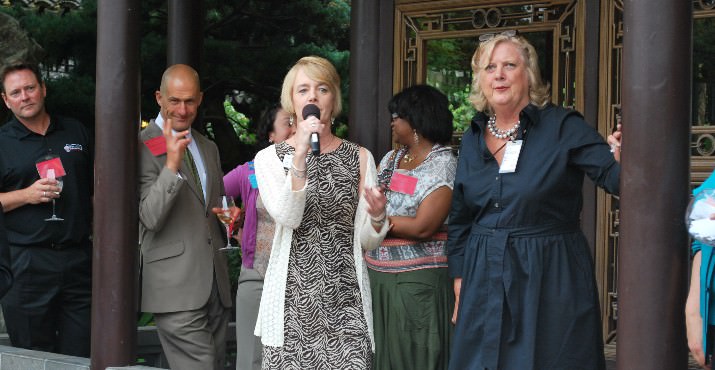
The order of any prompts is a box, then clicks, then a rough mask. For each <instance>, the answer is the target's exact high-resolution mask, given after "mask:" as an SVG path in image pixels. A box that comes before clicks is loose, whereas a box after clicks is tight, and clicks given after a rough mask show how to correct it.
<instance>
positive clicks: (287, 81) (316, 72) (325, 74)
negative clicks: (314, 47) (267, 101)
mask: <svg viewBox="0 0 715 370" xmlns="http://www.w3.org/2000/svg"><path fill="white" fill-rule="evenodd" d="M301 69H302V70H303V72H305V74H306V76H308V78H310V79H312V80H315V81H318V82H320V83H324V84H326V85H328V88H330V90H331V92H332V93H333V96H334V97H335V100H334V101H333V117H331V118H335V117H337V116H338V115H339V114H340V112H341V111H342V110H343V102H342V97H341V94H340V75H338V71H336V70H335V67H334V66H333V64H332V63H330V61H328V60H327V59H325V58H321V57H318V56H307V57H303V58H300V60H298V61H297V62H296V63H295V65H293V67H292V68H291V69H290V70H289V71H288V73H287V74H286V76H285V78H284V79H283V88H282V89H281V106H282V107H283V110H285V111H286V112H288V114H290V115H291V116H295V115H296V112H295V107H293V85H294V84H295V77H296V75H297V74H298V71H299V70H301Z"/></svg>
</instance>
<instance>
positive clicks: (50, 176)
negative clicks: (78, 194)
mask: <svg viewBox="0 0 715 370" xmlns="http://www.w3.org/2000/svg"><path fill="white" fill-rule="evenodd" d="M47 178H48V179H50V180H56V181H57V187H58V188H60V191H62V184H63V181H62V177H55V170H54V168H50V169H48V170H47ZM60 191H56V192H55V194H57V195H60ZM64 220H65V219H64V218H61V217H57V214H56V213H55V198H52V216H51V217H50V218H46V219H45V221H64Z"/></svg>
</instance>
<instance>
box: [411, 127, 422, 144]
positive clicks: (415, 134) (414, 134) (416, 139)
mask: <svg viewBox="0 0 715 370" xmlns="http://www.w3.org/2000/svg"><path fill="white" fill-rule="evenodd" d="M412 139H413V140H414V141H415V145H419V144H420V137H419V136H418V135H417V130H412Z"/></svg>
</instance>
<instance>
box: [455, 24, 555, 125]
mask: <svg viewBox="0 0 715 370" xmlns="http://www.w3.org/2000/svg"><path fill="white" fill-rule="evenodd" d="M502 42H511V43H512V44H513V45H514V46H515V47H516V48H517V50H519V51H520V52H521V57H522V59H523V60H524V65H525V66H526V73H527V76H528V79H529V102H530V103H532V104H534V105H536V106H539V107H543V106H545V105H546V104H547V103H548V102H549V100H550V99H551V94H550V93H549V88H550V86H549V83H546V84H544V82H543V81H542V80H541V72H540V71H539V57H538V55H537V54H536V49H534V47H533V46H532V45H531V44H530V43H529V41H527V40H526V39H525V38H523V37H521V36H518V35H517V36H508V35H504V34H499V35H496V36H495V37H494V38H492V39H490V40H488V41H485V42H482V43H480V44H479V46H478V47H477V50H476V51H474V55H473V56H472V72H473V76H474V77H473V79H472V92H471V93H470V94H469V101H471V102H472V104H474V107H475V108H476V109H477V111H480V112H490V113H491V112H492V108H491V107H490V106H489V102H488V101H487V97H486V96H485V95H484V91H482V87H481V85H480V84H479V79H480V78H481V73H482V72H483V71H484V68H486V66H487V64H488V62H489V60H490V59H491V56H492V53H493V52H494V48H495V47H496V46H497V45H499V44H500V43H502Z"/></svg>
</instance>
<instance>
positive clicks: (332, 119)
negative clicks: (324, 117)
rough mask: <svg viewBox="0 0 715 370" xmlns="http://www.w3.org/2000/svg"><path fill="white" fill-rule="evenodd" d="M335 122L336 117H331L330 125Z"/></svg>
mask: <svg viewBox="0 0 715 370" xmlns="http://www.w3.org/2000/svg"><path fill="white" fill-rule="evenodd" d="M334 123H335V117H330V126H332V125H333V124H334Z"/></svg>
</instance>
